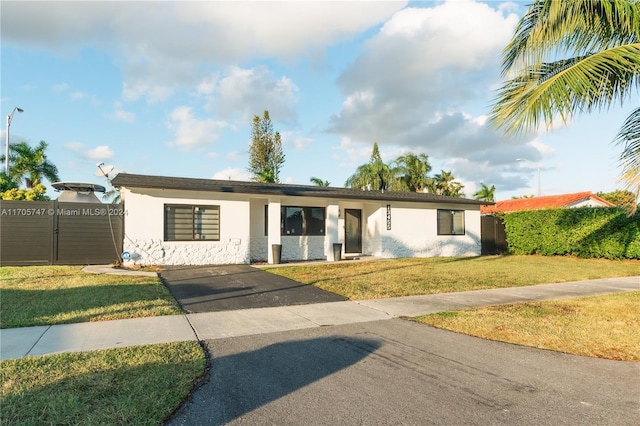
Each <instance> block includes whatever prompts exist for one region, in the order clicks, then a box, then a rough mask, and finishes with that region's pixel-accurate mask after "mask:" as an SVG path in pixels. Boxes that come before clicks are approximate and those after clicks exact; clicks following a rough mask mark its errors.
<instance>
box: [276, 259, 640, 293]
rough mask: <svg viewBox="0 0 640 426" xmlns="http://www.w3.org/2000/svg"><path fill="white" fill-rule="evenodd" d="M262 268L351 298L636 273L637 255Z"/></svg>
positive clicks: (638, 267)
mask: <svg viewBox="0 0 640 426" xmlns="http://www.w3.org/2000/svg"><path fill="white" fill-rule="evenodd" d="M264 269H265V270H267V271H269V272H271V273H273V274H278V275H282V276H285V277H288V278H291V279H293V280H295V281H298V282H301V283H305V284H312V285H315V286H317V287H320V288H322V289H324V290H327V291H331V292H333V293H337V294H340V295H342V296H345V297H348V298H349V299H351V300H358V299H375V298H384V297H398V296H412V295H420V294H435V293H450V292H457V291H468V290H481V289H490V288H504V287H520V286H528V285H534V284H545V283H559V282H568V281H580V280H590V279H597V278H613V277H624V276H636V275H638V276H640V262H639V261H637V260H626V261H618V260H604V259H580V258H575V257H561V256H556V257H547V256H482V257H468V258H427V259H392V260H379V261H371V262H369V261H362V262H349V263H347V262H335V263H325V264H316V265H307V266H294V265H292V266H286V267H276V268H269V267H268V266H267V267H265V268H264Z"/></svg>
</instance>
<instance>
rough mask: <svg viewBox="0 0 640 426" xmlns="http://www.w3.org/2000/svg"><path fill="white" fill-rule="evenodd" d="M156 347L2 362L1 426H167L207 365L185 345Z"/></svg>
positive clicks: (200, 356)
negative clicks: (52, 378) (122, 425)
mask: <svg viewBox="0 0 640 426" xmlns="http://www.w3.org/2000/svg"><path fill="white" fill-rule="evenodd" d="M154 346H155V347H154ZM154 346H149V347H136V348H120V349H115V350H107V351H98V352H87V353H77V354H61V355H52V356H46V357H34V358H25V359H20V360H11V361H3V381H4V379H8V381H9V383H10V384H11V386H9V385H7V387H6V388H4V389H3V395H2V418H1V421H0V424H2V425H31V424H33V425H36V424H42V425H43V424H51V425H54V424H56V425H63V424H65V425H67V424H96V425H97V424H135V425H158V424H162V422H163V420H164V419H166V418H167V417H169V416H170V415H171V413H172V412H173V411H174V410H175V409H176V407H178V406H179V405H180V403H181V402H182V401H183V400H184V399H185V398H186V397H187V396H188V394H189V392H190V391H191V389H192V387H193V383H194V382H195V381H196V380H198V378H199V377H202V375H203V373H204V371H205V367H206V361H205V359H204V358H203V357H202V355H201V349H200V348H198V349H197V350H198V351H199V353H200V355H195V354H197V353H198V352H194V350H193V349H190V348H189V347H187V346H186V343H176V344H170V346H168V345H154ZM181 348H182V349H181ZM150 353H151V354H150ZM148 358H151V359H149V360H147V359H148ZM158 358H159V359H162V361H157V360H156V361H154V359H158ZM145 360H146V362H145ZM130 364H137V365H130ZM88 365H92V366H93V367H92V368H95V371H87V366H88ZM51 371H53V372H55V377H59V379H57V380H55V381H50V380H49V377H48V374H51V373H50V372H51ZM34 383H35V385H34ZM40 383H42V384H40ZM22 387H25V388H27V389H21V388H22ZM12 388H13V389H12Z"/></svg>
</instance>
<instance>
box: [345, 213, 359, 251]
mask: <svg viewBox="0 0 640 426" xmlns="http://www.w3.org/2000/svg"><path fill="white" fill-rule="evenodd" d="M344 252H345V253H362V210H355V209H345V210H344Z"/></svg>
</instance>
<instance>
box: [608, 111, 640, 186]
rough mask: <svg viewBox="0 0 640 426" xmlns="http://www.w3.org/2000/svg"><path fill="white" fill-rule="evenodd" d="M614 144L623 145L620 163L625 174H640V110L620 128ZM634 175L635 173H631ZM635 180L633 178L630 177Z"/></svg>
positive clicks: (631, 115) (630, 116) (630, 115)
mask: <svg viewBox="0 0 640 426" xmlns="http://www.w3.org/2000/svg"><path fill="white" fill-rule="evenodd" d="M614 143H616V144H617V145H622V154H620V163H621V164H622V166H623V172H622V173H623V174H627V173H630V172H632V171H634V170H635V172H636V173H639V172H640V108H637V109H635V110H634V111H633V112H631V114H629V116H628V117H627V119H626V120H625V122H624V124H623V125H622V127H621V128H620V131H619V132H618V134H617V136H616V138H615V140H614ZM631 174H633V173H631ZM630 177H631V178H632V179H629V180H633V176H630Z"/></svg>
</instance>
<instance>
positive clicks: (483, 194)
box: [473, 183, 496, 203]
mask: <svg viewBox="0 0 640 426" xmlns="http://www.w3.org/2000/svg"><path fill="white" fill-rule="evenodd" d="M495 194H496V187H495V185H491V188H489V187H488V186H487V185H485V184H484V183H481V184H480V190H479V191H478V192H476V193H475V194H473V198H474V199H476V200H482V201H490V202H492V203H493V202H494V201H495Z"/></svg>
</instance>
